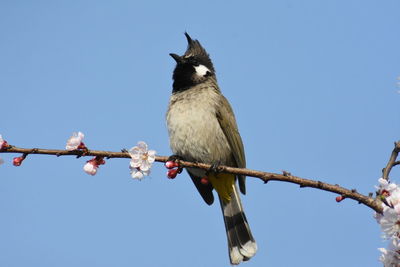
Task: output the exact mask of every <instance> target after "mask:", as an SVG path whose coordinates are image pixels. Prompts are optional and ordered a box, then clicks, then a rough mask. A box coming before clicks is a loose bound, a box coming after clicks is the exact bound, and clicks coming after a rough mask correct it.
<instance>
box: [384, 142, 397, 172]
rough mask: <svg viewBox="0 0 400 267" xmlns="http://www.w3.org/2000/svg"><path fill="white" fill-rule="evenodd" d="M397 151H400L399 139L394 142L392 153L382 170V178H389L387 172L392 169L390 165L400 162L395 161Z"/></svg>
mask: <svg viewBox="0 0 400 267" xmlns="http://www.w3.org/2000/svg"><path fill="white" fill-rule="evenodd" d="M399 152H400V141H397V142H395V143H394V148H393V151H392V154H391V155H390V158H389V161H388V163H387V164H386V167H385V168H384V169H383V170H382V173H383V174H382V178H383V179H386V180H389V173H390V171H391V170H392V167H393V166H396V165H398V164H400V163H399V161H396V159H397V156H398V155H399Z"/></svg>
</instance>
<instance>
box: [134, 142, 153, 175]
mask: <svg viewBox="0 0 400 267" xmlns="http://www.w3.org/2000/svg"><path fill="white" fill-rule="evenodd" d="M128 153H129V155H130V156H131V161H130V163H129V169H130V170H131V176H132V178H134V179H139V180H140V179H143V177H144V176H147V175H149V174H150V169H151V165H152V164H153V162H154V161H155V159H156V151H155V150H148V147H147V144H146V143H145V142H143V141H140V142H138V144H137V146H134V147H132V148H131V149H129V151H128Z"/></svg>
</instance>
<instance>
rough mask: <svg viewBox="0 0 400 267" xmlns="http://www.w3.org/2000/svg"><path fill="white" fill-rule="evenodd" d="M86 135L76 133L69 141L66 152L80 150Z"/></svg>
mask: <svg viewBox="0 0 400 267" xmlns="http://www.w3.org/2000/svg"><path fill="white" fill-rule="evenodd" d="M84 137H85V135H84V134H83V133H82V132H77V133H76V132H74V133H72V136H71V137H70V138H69V139H68V140H67V145H66V146H65V149H66V150H69V151H72V150H76V149H78V147H79V146H80V145H81V144H83V142H82V140H83V138H84Z"/></svg>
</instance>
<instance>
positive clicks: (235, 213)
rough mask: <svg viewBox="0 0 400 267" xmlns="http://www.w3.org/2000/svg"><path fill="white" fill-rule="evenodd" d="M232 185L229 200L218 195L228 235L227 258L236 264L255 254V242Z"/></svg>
mask: <svg viewBox="0 0 400 267" xmlns="http://www.w3.org/2000/svg"><path fill="white" fill-rule="evenodd" d="M232 186H233V191H232V193H231V199H230V201H226V200H224V199H222V198H221V197H220V203H221V208H222V213H223V215H224V222H225V228H226V235H227V237H228V248H229V258H230V260H231V264H233V265H237V264H239V263H241V262H242V261H247V260H249V259H250V258H251V257H253V256H254V254H256V252H257V244H256V241H255V240H254V238H253V235H252V234H251V231H250V227H249V224H248V222H247V219H246V215H245V214H244V211H243V207H242V203H241V201H240V196H239V193H238V189H237V187H236V184H235V183H233V184H232Z"/></svg>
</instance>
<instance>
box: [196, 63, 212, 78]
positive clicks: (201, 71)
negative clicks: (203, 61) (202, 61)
mask: <svg viewBox="0 0 400 267" xmlns="http://www.w3.org/2000/svg"><path fill="white" fill-rule="evenodd" d="M194 69H195V70H196V74H197V76H200V77H204V76H206V74H207V72H210V73H211V71H210V70H209V69H208V68H207V67H206V66H204V65H199V66H194Z"/></svg>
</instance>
